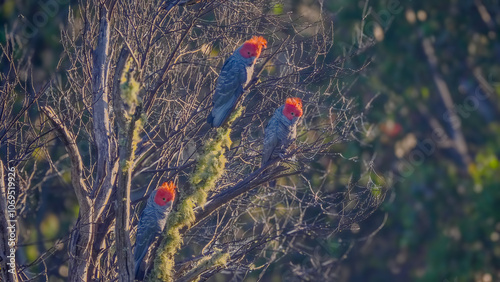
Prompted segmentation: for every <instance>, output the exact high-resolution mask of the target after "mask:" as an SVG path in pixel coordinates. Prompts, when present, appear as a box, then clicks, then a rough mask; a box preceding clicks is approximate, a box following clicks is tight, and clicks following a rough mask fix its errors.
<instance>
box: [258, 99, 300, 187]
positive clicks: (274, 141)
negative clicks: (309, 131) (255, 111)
mask: <svg viewBox="0 0 500 282" xmlns="http://www.w3.org/2000/svg"><path fill="white" fill-rule="evenodd" d="M284 108H285V105H282V106H281V107H279V108H277V109H276V111H274V115H273V116H272V117H271V119H270V120H269V122H268V123H267V126H266V128H265V130H264V146H263V149H262V161H261V166H264V165H266V164H267V162H269V161H270V160H273V159H275V158H279V157H280V155H281V154H284V153H285V151H286V149H287V148H288V147H289V146H290V144H292V142H293V140H295V138H296V137H297V123H298V120H299V118H298V117H294V118H293V119H292V120H289V119H288V118H287V117H286V116H285V115H284V114H283V109H284ZM274 184H275V181H274V183H273V182H271V183H270V186H271V187H274Z"/></svg>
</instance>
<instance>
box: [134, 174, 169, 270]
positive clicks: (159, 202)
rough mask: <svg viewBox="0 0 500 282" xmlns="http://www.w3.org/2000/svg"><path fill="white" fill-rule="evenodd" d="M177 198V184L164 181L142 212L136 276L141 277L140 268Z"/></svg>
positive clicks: (136, 250)
mask: <svg viewBox="0 0 500 282" xmlns="http://www.w3.org/2000/svg"><path fill="white" fill-rule="evenodd" d="M174 199H175V185H174V183H173V182H170V183H167V182H165V183H163V184H162V185H161V186H160V187H159V188H158V189H156V190H154V191H153V192H152V193H151V195H150V196H149V199H148V201H147V203H146V207H145V208H144V210H143V211H142V213H141V218H140V220H139V225H138V227H137V236H136V239H135V250H134V261H135V277H136V279H140V277H138V275H139V269H140V266H141V262H142V260H143V259H144V256H145V255H146V254H147V253H148V249H149V247H150V246H151V245H152V244H153V242H154V239H155V238H156V236H158V235H160V233H161V232H162V231H163V228H164V227H165V223H166V221H167V215H168V213H169V212H170V208H171V206H172V203H173V202H174Z"/></svg>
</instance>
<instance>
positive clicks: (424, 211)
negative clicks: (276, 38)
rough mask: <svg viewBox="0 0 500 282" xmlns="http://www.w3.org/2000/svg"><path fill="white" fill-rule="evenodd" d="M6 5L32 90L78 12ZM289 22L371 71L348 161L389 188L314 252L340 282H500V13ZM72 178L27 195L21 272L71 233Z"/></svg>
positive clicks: (479, 4) (436, 10) (444, 11)
mask: <svg viewBox="0 0 500 282" xmlns="http://www.w3.org/2000/svg"><path fill="white" fill-rule="evenodd" d="M0 3H1V4H0V5H1V6H0V24H1V26H2V28H1V29H0V42H2V43H3V42H4V41H5V38H6V36H5V34H6V33H12V34H15V35H16V38H17V40H18V42H17V43H18V44H20V46H22V50H20V51H19V52H20V53H26V54H28V56H29V58H30V59H31V61H32V64H33V67H34V71H33V81H34V82H35V84H36V83H39V84H41V83H42V82H44V81H46V80H47V79H49V78H50V77H51V76H53V75H54V73H62V72H63V71H64V70H61V69H58V63H59V61H60V60H61V59H63V58H61V57H60V56H61V55H60V54H62V46H61V44H60V41H59V36H60V26H61V25H64V24H65V22H66V20H67V15H68V12H69V11H70V10H71V9H72V8H70V4H72V3H70V1H69V0H43V1H42V0H40V1H22V0H21V1H19V0H6V1H5V0H4V1H1V2H0ZM73 4H75V3H73ZM283 9H285V10H290V11H293V14H294V15H301V16H303V17H304V19H305V20H308V21H311V22H314V21H316V20H318V19H319V18H320V17H328V18H331V19H332V20H333V25H334V28H335V37H334V42H335V46H336V48H334V50H332V51H331V52H332V54H329V55H330V56H333V58H335V56H342V55H348V56H352V57H351V59H350V60H348V61H347V62H346V65H345V67H346V68H350V67H352V68H359V67H361V64H363V63H365V62H366V60H368V61H369V64H368V65H367V66H366V67H365V68H364V70H363V71H362V72H360V73H358V74H356V75H353V76H349V77H346V78H345V80H346V81H347V82H349V83H352V87H351V89H350V92H351V93H354V94H355V95H356V96H357V97H358V98H359V103H358V104H359V107H360V109H362V108H365V107H367V106H368V108H369V110H368V111H365V112H366V116H365V120H366V123H365V124H364V128H363V130H364V132H365V134H364V137H363V139H361V140H359V142H351V143H350V144H347V145H344V146H342V147H339V150H342V154H343V155H344V156H346V157H359V159H366V158H367V156H369V159H372V160H373V161H372V163H370V164H369V165H370V166H371V167H372V168H373V170H374V171H375V173H377V174H378V175H380V176H381V177H383V178H385V179H392V181H390V182H388V186H390V191H389V192H388V195H387V197H386V201H385V202H384V204H383V205H382V206H381V208H379V210H377V211H376V212H375V213H374V214H373V215H372V216H371V217H369V218H368V219H367V220H365V221H362V222H360V223H359V228H354V229H353V230H347V231H344V232H342V233H340V234H338V238H335V240H334V241H331V242H330V243H331V245H329V246H325V245H324V244H323V243H322V242H320V241H318V240H316V241H312V242H310V245H309V246H308V247H309V248H313V249H314V248H318V249H320V250H321V251H322V252H324V253H326V254H327V255H326V256H323V257H324V258H325V261H327V260H329V259H333V260H336V261H340V264H339V266H338V268H337V269H336V271H337V277H338V281H484V282H489V281H500V244H499V242H500V163H499V158H500V120H499V117H500V116H499V114H500V40H499V38H498V37H499V36H500V33H499V30H500V29H499V26H500V3H499V1H498V0H491V1H487V0H462V1H459V0H453V1H436V0H421V1H409V0H408V1H397V0H388V1H378V0H373V1H347V0H336V1H330V0H326V1H323V0H319V1H318V0H314V1H313V0H289V1H285V5H284V7H283ZM1 67H2V68H4V67H6V66H1ZM62 151H63V149H62V148H61V153H62ZM35 157H36V156H35ZM363 165H364V164H362V163H361V162H360V163H351V164H350V167H349V169H352V170H360V169H361V168H360V167H361V166H363ZM342 173H343V174H346V175H347V174H349V171H347V172H346V171H345V170H344V171H343V172H342ZM347 176H349V175H347ZM37 177H43V175H38V176H37ZM62 177H63V179H64V178H67V181H66V183H62V182H61V181H55V184H54V187H53V188H52V187H51V189H52V190H51V191H49V192H43V191H47V189H42V187H37V189H35V193H34V194H33V195H30V199H29V200H30V201H29V202H30V203H32V207H29V208H30V209H33V213H36V216H35V217H33V218H26V219H25V220H24V221H23V224H24V225H25V226H23V227H21V228H22V229H23V230H29V232H26V234H22V235H21V236H22V238H21V239H20V240H21V242H25V244H24V245H21V247H22V252H20V253H21V254H19V259H20V260H24V261H26V262H32V261H34V260H35V259H36V258H37V257H38V256H39V255H40V254H41V253H44V252H46V251H47V248H49V247H52V246H53V245H54V242H55V240H56V239H57V238H61V237H63V236H64V235H65V234H67V233H68V231H69V230H70V227H71V226H72V225H73V224H74V220H75V218H76V216H77V212H78V208H77V206H76V200H75V199H74V194H73V192H72V190H71V188H70V181H69V171H65V172H62ZM56 202H57V203H61V204H58V205H55V204H51V203H56ZM33 242H34V243H33ZM56 249H57V248H56ZM328 257H329V258H328ZM56 259H57V256H56ZM60 259H64V257H63V256H61V258H60ZM304 260H305V258H304V257H301V255H300V254H296V255H294V256H291V257H289V258H287V259H284V260H281V261H280V262H278V263H277V264H275V265H274V266H273V267H272V269H271V270H269V273H270V274H268V275H267V276H266V279H265V280H268V281H281V280H282V279H281V277H282V276H283V274H284V273H287V272H290V269H291V266H292V265H297V264H301V262H302V261H304ZM310 267H314V266H310ZM65 271H66V272H67V269H64V268H62V269H59V270H58V272H59V275H60V276H61V277H64V276H65V274H66V275H67V273H65ZM304 277H305V276H304ZM214 279H215V280H220V281H223V280H221V279H223V276H217V277H216V278H214ZM249 281H251V280H249Z"/></svg>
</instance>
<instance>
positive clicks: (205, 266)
mask: <svg viewBox="0 0 500 282" xmlns="http://www.w3.org/2000/svg"><path fill="white" fill-rule="evenodd" d="M229 259H230V255H229V253H225V252H222V251H221V250H219V249H216V250H215V251H214V252H213V253H212V255H209V256H205V257H203V258H202V259H200V260H199V261H198V262H197V264H196V265H195V266H194V267H193V268H191V269H190V270H189V271H188V272H187V273H185V274H184V275H183V276H182V279H180V280H181V281H198V279H199V278H200V275H201V274H203V273H205V272H206V271H208V270H210V269H213V268H216V267H221V266H225V265H226V264H227V262H228V261H229Z"/></svg>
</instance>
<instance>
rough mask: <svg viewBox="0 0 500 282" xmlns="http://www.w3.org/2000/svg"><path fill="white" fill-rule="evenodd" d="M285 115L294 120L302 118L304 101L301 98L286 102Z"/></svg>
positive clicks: (288, 99) (289, 99)
mask: <svg viewBox="0 0 500 282" xmlns="http://www.w3.org/2000/svg"><path fill="white" fill-rule="evenodd" d="M283 114H284V115H285V116H286V117H287V118H288V119H289V120H292V119H293V118H294V117H301V116H302V114H303V112H302V100H301V99H300V98H287V99H286V102H285V108H284V109H283Z"/></svg>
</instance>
